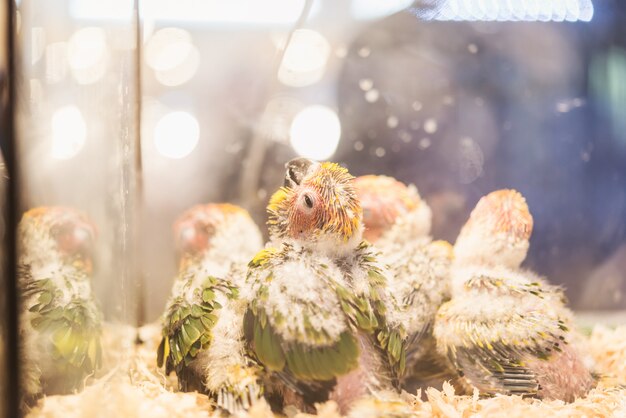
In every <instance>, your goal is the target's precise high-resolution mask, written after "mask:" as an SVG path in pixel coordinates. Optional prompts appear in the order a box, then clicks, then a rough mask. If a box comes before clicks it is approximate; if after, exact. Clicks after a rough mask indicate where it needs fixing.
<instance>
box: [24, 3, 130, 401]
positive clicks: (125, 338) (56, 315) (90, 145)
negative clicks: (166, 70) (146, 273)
mask: <svg viewBox="0 0 626 418" xmlns="http://www.w3.org/2000/svg"><path fill="white" fill-rule="evenodd" d="M127 3H128V4H129V5H130V7H131V10H132V1H129V2H127ZM18 13H19V18H20V20H19V27H18V38H17V45H16V50H17V54H18V64H19V70H20V71H19V79H18V80H17V86H18V107H17V122H18V132H17V137H18V163H19V168H20V179H21V182H20V188H19V190H20V201H21V204H22V207H21V208H20V209H21V213H22V214H23V215H22V220H21V223H20V227H19V231H18V241H19V242H18V244H19V246H20V257H19V267H20V271H19V275H18V281H19V287H20V292H21V296H22V301H21V302H22V309H21V312H20V317H21V326H20V337H21V338H20V352H21V355H22V363H21V364H22V365H23V369H22V389H23V400H22V401H23V404H24V406H25V407H29V406H32V405H34V404H35V403H36V402H37V400H38V399H40V398H41V397H42V396H45V397H46V398H45V402H44V406H43V408H44V411H45V410H46V408H48V407H50V408H52V407H51V406H50V405H54V404H55V402H61V401H55V399H56V398H55V397H54V396H53V395H65V394H70V393H74V392H76V391H81V390H82V389H83V388H84V387H85V385H86V386H87V387H89V386H90V385H92V384H93V383H94V382H97V383H98V385H99V386H98V387H100V388H102V389H104V388H106V387H107V380H106V379H105V380H99V378H100V377H101V376H105V375H107V376H108V374H109V372H111V371H112V370H113V369H114V368H116V367H120V364H123V362H124V361H125V359H127V358H128V356H129V352H128V351H123V350H121V348H122V347H124V348H125V349H127V348H128V347H130V346H132V341H133V340H134V338H135V336H134V331H133V330H134V328H133V327H132V326H131V325H133V326H134V325H135V317H136V312H137V303H136V300H137V293H136V279H135V277H136V271H135V267H134V264H133V263H134V260H135V257H134V251H135V250H134V248H135V244H134V241H133V235H134V230H135V214H134V201H135V193H136V188H135V183H136V163H137V151H136V142H137V132H138V128H137V127H138V125H137V124H138V110H137V107H136V103H137V87H136V86H137V83H136V77H137V71H136V69H137V67H136V65H135V62H136V50H135V47H136V34H137V30H136V26H135V24H134V21H133V15H132V13H131V14H129V15H127V16H125V17H123V18H119V19H115V20H111V19H107V18H106V17H98V16H90V17H84V18H83V17H75V16H74V15H73V13H74V9H73V8H72V7H69V8H68V3H67V2H66V1H61V0H55V1H49V0H46V1H38V0H23V1H21V2H20V3H19V9H18ZM102 397H104V395H102V396H96V399H98V398H102Z"/></svg>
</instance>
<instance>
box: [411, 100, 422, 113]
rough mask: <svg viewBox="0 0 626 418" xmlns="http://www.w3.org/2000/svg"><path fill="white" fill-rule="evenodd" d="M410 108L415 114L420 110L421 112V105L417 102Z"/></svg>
mask: <svg viewBox="0 0 626 418" xmlns="http://www.w3.org/2000/svg"><path fill="white" fill-rule="evenodd" d="M411 107H412V108H413V110H415V111H416V112H419V111H420V110H422V103H420V102H418V101H417V100H416V101H414V102H413V104H412V105H411Z"/></svg>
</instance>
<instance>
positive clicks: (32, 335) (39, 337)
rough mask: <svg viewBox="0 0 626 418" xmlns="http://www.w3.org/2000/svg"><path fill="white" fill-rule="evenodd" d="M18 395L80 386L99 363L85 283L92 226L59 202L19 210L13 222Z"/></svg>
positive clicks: (97, 332)
mask: <svg viewBox="0 0 626 418" xmlns="http://www.w3.org/2000/svg"><path fill="white" fill-rule="evenodd" d="M18 236H19V246H20V254H19V269H18V286H19V291H20V296H21V298H22V306H23V310H22V313H21V315H20V321H21V323H20V350H21V353H22V358H23V360H24V361H23V364H22V367H23V370H24V373H23V376H24V377H23V379H22V384H23V387H24V395H25V397H24V399H25V400H26V401H29V400H32V399H34V398H36V397H38V396H40V395H42V394H57V393H69V392H72V391H75V390H77V389H80V388H82V386H83V385H84V383H85V381H86V378H87V377H88V376H90V375H93V374H94V373H95V372H96V371H97V370H98V368H100V366H101V363H102V346H101V336H102V335H101V334H102V314H101V312H100V309H99V307H98V304H97V303H96V301H95V299H94V297H93V293H92V290H91V265H92V256H93V254H92V250H93V248H92V245H93V240H94V238H95V228H94V227H93V225H92V224H91V222H90V221H89V220H88V219H87V218H86V216H85V215H83V214H82V213H80V212H78V211H76V210H74V209H72V208H64V207H40V208H36V209H33V210H30V211H28V212H26V213H25V214H24V216H23V218H22V221H21V222H20V225H19V228H18Z"/></svg>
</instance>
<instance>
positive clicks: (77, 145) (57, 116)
mask: <svg viewBox="0 0 626 418" xmlns="http://www.w3.org/2000/svg"><path fill="white" fill-rule="evenodd" d="M86 137H87V126H86V125H85V119H83V115H82V114H81V113H80V110H78V108H77V107H76V106H65V107H62V108H61V109H59V110H57V111H56V112H54V115H52V157H54V158H57V159H60V160H67V159H70V158H72V157H74V156H75V155H76V154H78V152H79V151H80V150H81V148H82V147H83V145H85V138H86Z"/></svg>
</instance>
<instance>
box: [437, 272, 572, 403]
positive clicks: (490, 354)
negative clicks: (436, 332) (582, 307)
mask: <svg viewBox="0 0 626 418" xmlns="http://www.w3.org/2000/svg"><path fill="white" fill-rule="evenodd" d="M466 286H468V287H477V288H478V287H480V288H485V289H490V290H497V291H499V292H510V293H518V294H519V293H524V294H526V295H528V297H537V298H540V299H544V297H545V296H546V295H547V294H548V293H553V294H558V293H559V292H560V290H559V289H553V288H552V287H551V286H548V287H547V288H543V287H542V285H541V284H539V283H530V284H527V285H521V286H507V285H505V282H504V281H502V280H498V279H491V278H486V277H480V278H478V279H475V280H474V279H473V280H470V281H468V283H467V284H466ZM454 303H455V301H454V300H453V301H451V302H446V304H444V305H443V307H442V309H443V310H446V309H448V308H447V307H448V306H453V305H452V304H454ZM496 322H501V323H500V324H496ZM489 325H490V326H496V325H497V326H499V327H506V328H507V329H512V330H515V329H518V330H533V334H531V337H529V338H527V339H523V340H522V339H512V340H508V341H504V340H493V333H492V332H490V331H489V330H488V329H486V328H485V324H483V323H473V322H467V321H464V320H462V319H461V318H458V317H457V318H456V325H455V328H456V329H457V330H458V332H463V333H464V334H463V335H464V337H465V338H464V344H463V345H459V346H448V347H447V355H448V358H449V360H450V361H451V362H452V363H453V364H454V365H455V366H456V368H457V369H458V370H459V371H460V372H462V373H463V375H465V377H466V378H467V379H468V380H470V382H472V384H473V385H474V386H476V387H478V388H479V389H480V390H481V391H484V392H486V393H491V394H494V393H506V394H518V395H536V394H537V392H538V390H539V383H538V381H537V376H536V375H535V373H534V372H533V371H532V370H531V369H530V368H529V367H527V364H526V363H527V360H528V359H531V358H532V359H537V360H547V359H549V358H550V356H552V354H554V353H558V352H561V351H562V347H563V346H564V345H566V344H567V341H566V337H567V333H568V331H569V329H568V328H567V326H566V325H565V322H564V321H563V320H562V319H561V318H559V317H558V316H556V315H555V316H553V317H548V316H546V315H543V314H541V313H537V312H527V313H517V312H514V309H513V311H512V312H511V315H510V316H506V317H502V318H500V319H498V320H497V321H493V322H490V323H489Z"/></svg>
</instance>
